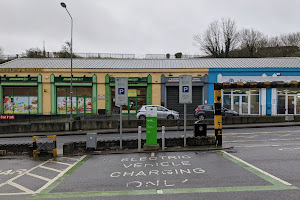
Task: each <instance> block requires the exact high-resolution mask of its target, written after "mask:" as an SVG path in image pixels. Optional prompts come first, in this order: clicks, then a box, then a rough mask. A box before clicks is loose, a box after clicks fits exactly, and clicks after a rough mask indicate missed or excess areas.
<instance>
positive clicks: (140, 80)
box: [109, 77, 147, 84]
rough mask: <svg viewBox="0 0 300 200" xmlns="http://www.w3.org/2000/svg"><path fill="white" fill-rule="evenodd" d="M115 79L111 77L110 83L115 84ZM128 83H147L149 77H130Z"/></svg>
mask: <svg viewBox="0 0 300 200" xmlns="http://www.w3.org/2000/svg"><path fill="white" fill-rule="evenodd" d="M115 79H116V78H114V77H110V79H109V80H110V82H112V83H113V82H115ZM128 83H129V84H134V83H147V77H142V78H141V77H129V78H128Z"/></svg>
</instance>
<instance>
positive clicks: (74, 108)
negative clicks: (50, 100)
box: [67, 97, 76, 114]
mask: <svg viewBox="0 0 300 200" xmlns="http://www.w3.org/2000/svg"><path fill="white" fill-rule="evenodd" d="M72 113H76V97H72ZM67 114H71V101H70V97H67Z"/></svg>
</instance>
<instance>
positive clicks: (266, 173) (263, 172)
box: [221, 150, 292, 186]
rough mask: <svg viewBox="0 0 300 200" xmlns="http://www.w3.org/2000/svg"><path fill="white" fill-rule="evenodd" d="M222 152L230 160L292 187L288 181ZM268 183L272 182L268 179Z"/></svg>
mask: <svg viewBox="0 0 300 200" xmlns="http://www.w3.org/2000/svg"><path fill="white" fill-rule="evenodd" d="M221 152H222V153H223V154H225V155H227V156H229V157H230V158H232V159H234V160H237V161H238V162H240V163H243V164H244V165H247V166H248V167H251V168H252V169H254V170H256V171H258V172H260V173H262V174H264V175H265V176H268V177H270V178H272V179H275V180H276V181H279V182H280V183H282V184H284V185H287V186H291V185H292V184H290V183H288V182H286V181H284V180H282V179H280V178H278V177H276V176H273V175H272V174H269V173H268V172H266V171H263V170H261V169H259V168H257V167H255V166H254V165H251V164H250V163H247V162H246V161H244V160H242V159H240V158H238V157H235V156H233V155H231V154H229V153H227V152H226V151H223V150H222V151H221ZM256 175H258V174H256ZM260 177H261V176H260ZM263 179H265V178H263ZM265 180H266V179H265ZM267 181H268V182H270V180H269V179H268V180H267Z"/></svg>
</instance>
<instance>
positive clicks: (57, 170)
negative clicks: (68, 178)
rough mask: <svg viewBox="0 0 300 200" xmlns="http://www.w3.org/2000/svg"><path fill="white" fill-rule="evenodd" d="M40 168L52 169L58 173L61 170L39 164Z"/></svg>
mask: <svg viewBox="0 0 300 200" xmlns="http://www.w3.org/2000/svg"><path fill="white" fill-rule="evenodd" d="M40 168H43V169H48V170H51V171H54V172H58V173H60V172H62V170H59V169H54V168H51V167H45V166H40Z"/></svg>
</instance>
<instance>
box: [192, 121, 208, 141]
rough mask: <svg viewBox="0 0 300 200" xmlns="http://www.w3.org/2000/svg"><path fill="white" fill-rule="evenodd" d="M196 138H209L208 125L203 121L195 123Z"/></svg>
mask: <svg viewBox="0 0 300 200" xmlns="http://www.w3.org/2000/svg"><path fill="white" fill-rule="evenodd" d="M194 136H195V137H197V136H204V137H206V136H207V124H206V123H204V122H203V121H200V120H199V121H196V122H195V123H194Z"/></svg>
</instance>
